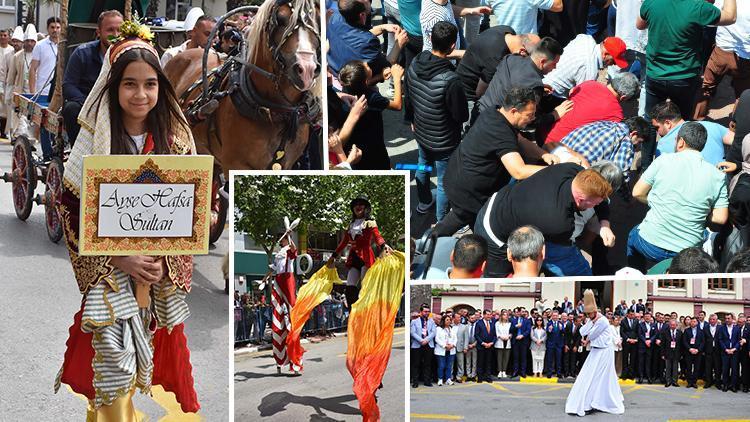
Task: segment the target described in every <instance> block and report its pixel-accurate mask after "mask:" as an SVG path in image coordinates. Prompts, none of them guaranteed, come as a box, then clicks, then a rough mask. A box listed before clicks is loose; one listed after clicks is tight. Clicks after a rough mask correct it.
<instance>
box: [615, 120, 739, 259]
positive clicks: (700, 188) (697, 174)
mask: <svg viewBox="0 0 750 422" xmlns="http://www.w3.org/2000/svg"><path fill="white" fill-rule="evenodd" d="M706 138H707V132H706V128H704V127H703V126H702V125H701V124H700V123H698V122H687V123H685V124H683V125H682V127H681V128H680V131H679V132H678V134H677V153H676V154H669V155H665V156H661V157H659V158H657V159H656V160H654V163H653V165H651V167H649V168H648V169H647V170H646V171H645V172H644V173H643V176H641V178H640V180H638V182H637V183H636V184H635V186H634V187H633V197H634V198H636V199H637V200H639V201H641V202H643V203H645V204H648V206H649V210H648V213H646V217H645V218H644V219H643V221H642V222H641V224H639V225H637V226H635V227H634V228H633V230H631V232H630V235H629V236H628V244H627V256H628V266H629V267H633V268H635V269H638V270H640V271H641V272H645V270H646V260H649V261H652V262H659V261H662V260H665V259H667V258H671V257H673V256H675V255H677V253H678V252H680V251H682V250H683V249H686V248H689V247H692V246H698V245H700V244H702V243H703V241H704V238H705V237H704V232H705V230H706V222H707V221H710V222H711V223H713V224H716V225H723V224H724V223H726V222H727V219H728V218H729V209H728V207H729V200H728V199H727V184H726V177H725V176H724V174H723V173H722V172H721V171H720V170H719V169H717V168H716V167H714V166H713V165H712V164H711V163H709V162H708V161H706V160H704V159H703V156H702V155H701V153H700V151H701V150H702V149H703V147H704V145H705V144H706Z"/></svg>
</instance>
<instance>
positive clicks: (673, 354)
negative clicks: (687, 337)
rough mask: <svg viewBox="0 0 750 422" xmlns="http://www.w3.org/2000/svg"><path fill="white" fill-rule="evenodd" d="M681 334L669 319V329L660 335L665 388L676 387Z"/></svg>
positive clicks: (672, 320) (674, 323)
mask: <svg viewBox="0 0 750 422" xmlns="http://www.w3.org/2000/svg"><path fill="white" fill-rule="evenodd" d="M681 343H682V333H681V332H680V330H678V329H677V320H676V319H671V320H670V321H669V327H667V329H666V330H664V331H662V333H661V344H662V349H661V350H662V358H663V359H664V367H665V371H666V375H665V378H666V382H665V383H664V386H665V387H669V386H675V387H677V386H678V385H677V374H678V372H677V363H678V362H679V361H680V345H681Z"/></svg>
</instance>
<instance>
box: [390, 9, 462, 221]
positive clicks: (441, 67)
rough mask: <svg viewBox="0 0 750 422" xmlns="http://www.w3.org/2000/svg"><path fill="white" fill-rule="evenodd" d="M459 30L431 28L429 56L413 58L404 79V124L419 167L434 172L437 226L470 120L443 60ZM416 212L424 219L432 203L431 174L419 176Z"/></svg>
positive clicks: (448, 65)
mask: <svg viewBox="0 0 750 422" xmlns="http://www.w3.org/2000/svg"><path fill="white" fill-rule="evenodd" d="M457 33H458V29H457V28H456V26H455V25H453V24H452V23H449V22H438V23H436V24H435V26H434V27H433V28H432V37H431V40H432V51H423V52H421V53H419V54H418V55H417V57H415V58H414V60H413V61H412V63H411V66H409V70H408V71H407V73H406V85H405V86H406V100H407V101H406V119H407V120H408V121H410V122H412V128H413V129H414V136H415V138H416V140H417V144H418V150H419V164H421V165H428V166H434V167H435V169H436V171H437V204H436V212H435V214H436V217H437V221H440V220H442V219H443V217H444V216H445V214H447V213H448V198H447V197H446V195H445V193H444V190H443V175H444V174H445V169H446V167H447V166H448V159H449V158H450V156H451V153H453V151H454V150H455V149H456V147H458V143H459V142H460V141H461V126H462V124H463V122H465V121H466V120H467V119H468V118H469V112H468V105H467V103H466V96H465V95H464V91H463V87H462V85H461V79H460V78H459V77H458V75H456V72H455V70H456V68H455V67H454V66H453V64H452V63H451V61H450V60H448V59H447V58H446V56H447V55H448V54H450V53H451V52H452V51H453V49H454V48H455V47H456V34H457ZM415 179H416V180H417V196H418V198H419V204H418V205H417V212H420V213H425V212H427V209H428V208H429V207H430V204H431V203H432V190H431V187H430V172H427V171H424V170H418V171H417V173H416V175H415Z"/></svg>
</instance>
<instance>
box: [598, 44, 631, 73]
mask: <svg viewBox="0 0 750 422" xmlns="http://www.w3.org/2000/svg"><path fill="white" fill-rule="evenodd" d="M602 45H603V46H604V49H605V50H607V53H609V54H610V55H612V57H613V58H614V59H615V64H616V65H617V66H619V67H620V68H622V69H624V68H626V67H628V61H627V60H625V50H627V47H626V46H625V41H623V40H622V39H620V38H617V37H607V38H605V39H604V42H603V43H602Z"/></svg>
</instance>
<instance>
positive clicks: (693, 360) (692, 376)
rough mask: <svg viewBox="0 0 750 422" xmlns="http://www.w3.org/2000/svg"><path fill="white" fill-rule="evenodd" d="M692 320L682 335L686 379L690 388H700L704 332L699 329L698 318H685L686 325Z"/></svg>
mask: <svg viewBox="0 0 750 422" xmlns="http://www.w3.org/2000/svg"><path fill="white" fill-rule="evenodd" d="M688 319H689V320H690V326H689V327H687V328H685V331H684V332H683V333H682V348H683V350H684V351H685V353H684V355H685V378H686V379H687V384H688V385H687V386H688V388H690V387H693V388H698V384H697V383H698V374H700V373H701V361H700V357H701V353H702V352H703V344H704V338H703V331H701V329H700V328H698V318H691V317H686V318H685V324H687V323H688V321H687V320H688Z"/></svg>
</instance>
